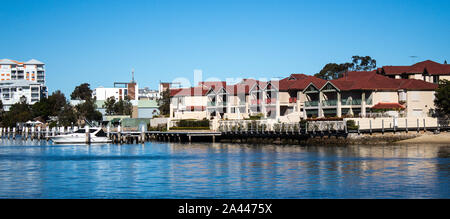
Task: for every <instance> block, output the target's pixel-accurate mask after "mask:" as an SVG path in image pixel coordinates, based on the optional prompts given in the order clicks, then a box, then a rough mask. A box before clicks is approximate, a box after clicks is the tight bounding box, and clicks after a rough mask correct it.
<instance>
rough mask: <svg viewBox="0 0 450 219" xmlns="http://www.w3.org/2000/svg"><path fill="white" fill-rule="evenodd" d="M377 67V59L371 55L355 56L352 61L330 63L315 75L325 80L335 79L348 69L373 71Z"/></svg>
mask: <svg viewBox="0 0 450 219" xmlns="http://www.w3.org/2000/svg"><path fill="white" fill-rule="evenodd" d="M376 67H377V61H376V60H375V59H372V58H371V57H370V56H353V57H352V62H351V63H349V62H346V63H342V64H336V63H328V64H326V65H325V66H324V67H323V68H322V70H320V72H319V73H317V74H315V75H314V76H316V77H318V78H322V79H324V80H333V79H337V78H341V77H342V76H343V75H344V73H345V72H348V71H371V70H373V69H375V68H376Z"/></svg>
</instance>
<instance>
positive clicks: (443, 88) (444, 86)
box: [434, 80, 450, 117]
mask: <svg viewBox="0 0 450 219" xmlns="http://www.w3.org/2000/svg"><path fill="white" fill-rule="evenodd" d="M434 95H435V97H436V98H435V99H434V104H435V105H436V108H437V111H438V113H439V114H441V115H443V116H446V117H449V116H450V81H448V80H441V81H439V87H438V89H436V92H435V94H434Z"/></svg>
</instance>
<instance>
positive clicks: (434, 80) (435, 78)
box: [433, 75, 439, 84]
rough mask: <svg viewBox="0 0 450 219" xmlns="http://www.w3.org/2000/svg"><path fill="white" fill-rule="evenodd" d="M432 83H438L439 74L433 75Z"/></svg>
mask: <svg viewBox="0 0 450 219" xmlns="http://www.w3.org/2000/svg"><path fill="white" fill-rule="evenodd" d="M433 83H435V84H437V83H439V75H435V76H433Z"/></svg>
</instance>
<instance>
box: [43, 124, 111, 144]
mask: <svg viewBox="0 0 450 219" xmlns="http://www.w3.org/2000/svg"><path fill="white" fill-rule="evenodd" d="M50 139H51V140H52V141H53V143H55V144H86V143H89V144H99V143H111V142H112V141H111V140H110V139H108V137H107V135H106V133H105V132H104V131H103V130H102V129H101V128H100V127H93V128H89V139H87V138H86V129H84V128H82V129H78V130H77V131H75V132H73V133H69V134H64V135H58V136H52V137H50Z"/></svg>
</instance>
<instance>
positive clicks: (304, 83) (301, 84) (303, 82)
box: [279, 74, 327, 91]
mask: <svg viewBox="0 0 450 219" xmlns="http://www.w3.org/2000/svg"><path fill="white" fill-rule="evenodd" d="M311 83H313V84H314V86H316V87H318V88H319V89H320V88H321V87H322V86H323V85H325V83H327V81H326V80H323V79H321V78H317V77H314V76H311V75H305V74H292V75H291V76H289V77H287V78H284V79H282V80H280V82H279V89H280V91H288V90H304V89H305V88H306V87H308V85H309V84H311Z"/></svg>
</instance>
